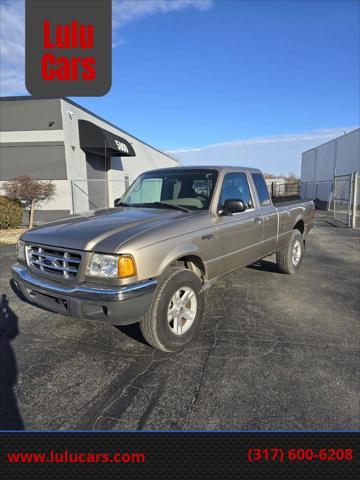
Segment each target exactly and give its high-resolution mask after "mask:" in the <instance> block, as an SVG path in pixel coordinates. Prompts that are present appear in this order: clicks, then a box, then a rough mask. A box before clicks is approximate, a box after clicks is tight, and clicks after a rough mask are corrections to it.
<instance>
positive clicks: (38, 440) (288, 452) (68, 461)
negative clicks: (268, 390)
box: [0, 432, 359, 480]
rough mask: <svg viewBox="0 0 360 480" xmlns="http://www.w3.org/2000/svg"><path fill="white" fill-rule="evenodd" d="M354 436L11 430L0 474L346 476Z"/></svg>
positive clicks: (351, 472)
mask: <svg viewBox="0 0 360 480" xmlns="http://www.w3.org/2000/svg"><path fill="white" fill-rule="evenodd" d="M358 440H359V435H358V433H355V432H348V433H340V432H339V433H310V432H306V433H300V432H297V433H290V432H289V433H281V432H278V433H276V432H256V433H248V432H244V433H240V432H228V433H225V432H168V433H165V432H158V433H156V432H148V433H147V432H109V433H100V432H94V433H91V432H89V433H80V432H79V433H78V432H76V433H73V432H72V433H67V432H59V433H45V432H42V433H33V432H30V433H24V432H22V433H11V432H9V433H2V434H1V437H0V441H1V454H0V455H1V458H0V476H1V478H4V479H5V478H6V479H7V480H11V479H18V478H26V479H27V480H31V479H34V480H35V479H38V478H51V479H52V480H56V479H64V478H97V479H101V480H103V479H107V478H109V479H110V478H111V479H113V478H124V479H127V480H131V479H140V478H141V479H143V478H146V479H156V480H162V479H164V480H177V479H207V478H216V479H219V480H226V479H229V480H230V479H231V480H234V479H246V480H252V479H254V480H255V479H264V478H266V479H274V480H275V479H276V480H278V479H281V478H284V479H285V478H286V479H289V478H291V479H292V480H296V479H301V480H303V479H319V480H321V479H332V478H334V479H338V480H340V479H341V480H347V479H353V478H355V474H356V471H357V470H358V468H359V442H358Z"/></svg>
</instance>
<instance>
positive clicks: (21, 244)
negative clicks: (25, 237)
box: [16, 240, 25, 260]
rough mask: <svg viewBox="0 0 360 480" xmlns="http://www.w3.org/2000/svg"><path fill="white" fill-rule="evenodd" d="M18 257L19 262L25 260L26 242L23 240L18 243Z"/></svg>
mask: <svg viewBox="0 0 360 480" xmlns="http://www.w3.org/2000/svg"><path fill="white" fill-rule="evenodd" d="M16 256H17V258H18V259H19V260H25V242H23V241H22V240H18V241H17V244H16Z"/></svg>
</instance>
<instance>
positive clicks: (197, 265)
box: [173, 255, 206, 282]
mask: <svg viewBox="0 0 360 480" xmlns="http://www.w3.org/2000/svg"><path fill="white" fill-rule="evenodd" d="M173 264H174V265H181V266H183V267H185V268H188V269H189V270H192V271H193V272H194V273H196V275H198V276H199V277H200V278H201V281H202V282H204V280H205V276H206V271H205V265H204V263H203V261H202V260H201V258H200V257H197V256H196V255H186V256H184V257H181V258H178V259H177V260H176V261H175V262H174V263H173Z"/></svg>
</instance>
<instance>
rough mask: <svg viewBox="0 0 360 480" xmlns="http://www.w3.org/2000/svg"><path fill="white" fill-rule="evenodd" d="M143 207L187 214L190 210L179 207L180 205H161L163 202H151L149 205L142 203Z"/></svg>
mask: <svg viewBox="0 0 360 480" xmlns="http://www.w3.org/2000/svg"><path fill="white" fill-rule="evenodd" d="M142 205H143V206H144V207H155V208H159V207H160V208H172V209H173V210H181V211H182V212H187V213H189V212H190V210H189V209H188V208H186V207H181V206H180V205H173V204H170V203H163V202H151V203H143V204H142Z"/></svg>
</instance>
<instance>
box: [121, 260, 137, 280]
mask: <svg viewBox="0 0 360 480" xmlns="http://www.w3.org/2000/svg"><path fill="white" fill-rule="evenodd" d="M118 275H119V278H127V277H133V276H134V275H136V265H135V261H134V259H133V258H132V257H131V256H130V255H122V256H121V257H119V261H118Z"/></svg>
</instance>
